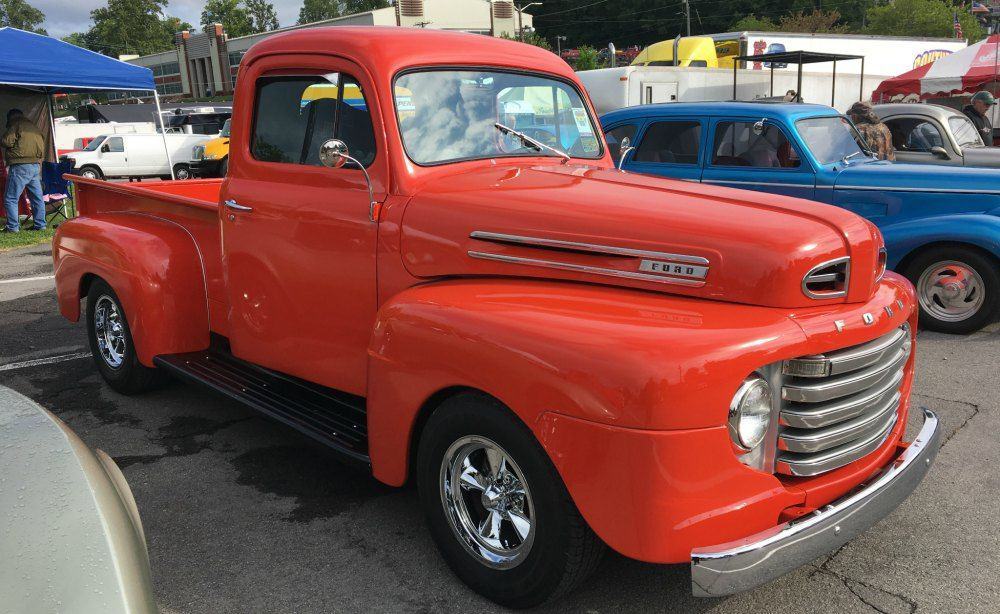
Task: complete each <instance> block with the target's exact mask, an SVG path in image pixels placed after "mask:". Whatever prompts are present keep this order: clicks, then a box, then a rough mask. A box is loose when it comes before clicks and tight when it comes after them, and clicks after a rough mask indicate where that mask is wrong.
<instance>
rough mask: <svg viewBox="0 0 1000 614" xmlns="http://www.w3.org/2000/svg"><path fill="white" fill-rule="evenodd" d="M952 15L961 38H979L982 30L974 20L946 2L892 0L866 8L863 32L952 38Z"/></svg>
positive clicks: (973, 39) (953, 31)
mask: <svg viewBox="0 0 1000 614" xmlns="http://www.w3.org/2000/svg"><path fill="white" fill-rule="evenodd" d="M956 12H957V14H958V21H959V23H961V24H962V34H963V35H964V36H965V38H968V39H969V40H970V41H977V40H979V39H981V38H983V36H984V32H983V28H982V27H981V26H980V25H979V22H978V21H976V18H975V17H973V16H972V14H971V13H968V12H966V11H963V10H961V9H958V8H956V7H955V6H953V5H951V4H950V3H949V2H947V1H946V0H895V2H893V3H892V4H885V5H882V6H873V7H872V8H870V9H868V27H867V30H866V31H867V32H868V33H869V34H883V35H888V36H940V37H949V36H954V35H955V29H954V22H955V15H956Z"/></svg>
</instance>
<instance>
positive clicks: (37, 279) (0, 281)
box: [0, 275, 56, 284]
mask: <svg viewBox="0 0 1000 614" xmlns="http://www.w3.org/2000/svg"><path fill="white" fill-rule="evenodd" d="M55 278H56V276H55V275H42V276H40V277H17V278H15V279H0V284H16V283H18V282H21V281H42V280H45V279H55Z"/></svg>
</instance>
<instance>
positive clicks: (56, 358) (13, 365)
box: [0, 352, 91, 371]
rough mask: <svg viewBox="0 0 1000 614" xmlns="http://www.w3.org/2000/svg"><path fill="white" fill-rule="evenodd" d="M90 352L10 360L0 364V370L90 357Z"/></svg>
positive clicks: (11, 369) (25, 367)
mask: <svg viewBox="0 0 1000 614" xmlns="http://www.w3.org/2000/svg"><path fill="white" fill-rule="evenodd" d="M90 356H91V354H90V352H75V353H73V354H60V355H59V356H50V357H49V358H36V359H35V360H25V361H24V362H12V363H10V364H6V365H0V371H13V370H14V369H27V368H28V367H37V366H40V365H51V364H54V363H57V362H66V361H69V360H79V359H81V358H90Z"/></svg>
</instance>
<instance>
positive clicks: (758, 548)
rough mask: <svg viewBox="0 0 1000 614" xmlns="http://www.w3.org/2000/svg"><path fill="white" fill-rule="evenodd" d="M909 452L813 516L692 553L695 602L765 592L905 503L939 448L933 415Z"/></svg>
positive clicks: (928, 414) (927, 417)
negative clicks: (766, 587)
mask: <svg viewBox="0 0 1000 614" xmlns="http://www.w3.org/2000/svg"><path fill="white" fill-rule="evenodd" d="M923 412H924V425H923V427H922V428H921V429H920V433H919V434H918V435H917V437H916V438H915V439H914V440H913V443H911V444H910V446H909V447H908V448H906V450H904V451H903V452H902V454H900V455H899V456H898V457H897V458H896V460H895V461H894V462H893V463H891V464H890V465H889V466H888V467H886V469H885V470H883V471H882V473H881V474H879V475H878V476H876V477H874V478H872V480H870V481H869V482H868V483H867V484H866V485H865V486H864V487H862V488H861V489H859V490H856V491H854V492H853V493H851V494H849V495H846V496H845V497H843V498H841V499H838V500H837V501H834V502H833V503H831V504H829V505H827V506H825V507H824V508H823V509H820V510H816V511H815V512H813V513H812V514H810V515H808V516H804V517H802V518H799V519H796V520H793V521H790V522H786V523H784V524H781V525H778V526H776V527H774V528H772V529H768V530H766V531H762V532H761V533H758V534H756V535H751V536H749V537H746V538H744V539H740V540H737V541H733V542H729V543H726V544H719V545H718V546H710V547H708V548H696V549H695V550H692V551H691V589H692V592H693V593H694V595H695V596H696V597H721V596H724V595H731V594H733V593H738V592H741V591H745V590H749V589H751V588H754V587H757V586H760V585H761V584H764V583H766V582H770V581H771V580H774V579H775V578H777V577H779V576H782V575H784V574H786V573H788V572H790V571H792V570H794V569H797V568H798V567H801V566H802V565H805V564H806V563H809V562H810V561H813V560H815V559H817V558H819V557H820V556H823V555H824V554H826V553H828V552H831V551H833V550H835V549H836V548H838V547H839V546H841V545H843V544H844V543H846V542H848V541H850V540H851V539H853V538H854V537H855V536H856V535H858V534H859V533H861V532H862V531H864V530H866V529H867V528H868V527H870V526H872V525H873V524H875V523H876V522H878V521H879V520H881V519H882V518H884V517H885V516H887V515H888V514H889V513H890V512H892V510H894V509H896V507H897V506H898V505H899V504H900V503H902V502H903V499H906V497H908V496H909V494H910V493H911V492H913V490H914V489H915V488H916V487H917V484H919V483H920V481H921V480H922V479H923V478H924V476H925V475H926V474H927V470H928V469H929V468H930V465H931V463H932V462H933V461H934V457H935V456H937V451H938V448H939V447H940V439H941V431H940V429H939V428H938V418H937V416H936V415H935V414H934V412H932V411H930V410H929V409H926V408H923Z"/></svg>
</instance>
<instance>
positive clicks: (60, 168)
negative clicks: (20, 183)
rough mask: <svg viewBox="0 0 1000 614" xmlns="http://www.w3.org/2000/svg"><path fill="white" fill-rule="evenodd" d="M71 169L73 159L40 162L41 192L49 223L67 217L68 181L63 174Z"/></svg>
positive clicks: (70, 200) (66, 218)
mask: <svg viewBox="0 0 1000 614" xmlns="http://www.w3.org/2000/svg"><path fill="white" fill-rule="evenodd" d="M72 170H73V161H72V160H68V159H64V160H60V161H59V162H42V194H43V195H44V200H45V218H46V219H47V220H48V221H49V223H50V224H53V223H54V222H55V220H56V219H57V218H59V217H62V219H64V220H68V219H69V204H70V203H71V202H73V199H72V198H70V190H69V182H68V181H67V180H65V179H63V175H64V174H66V173H68V172H70V171H72Z"/></svg>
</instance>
